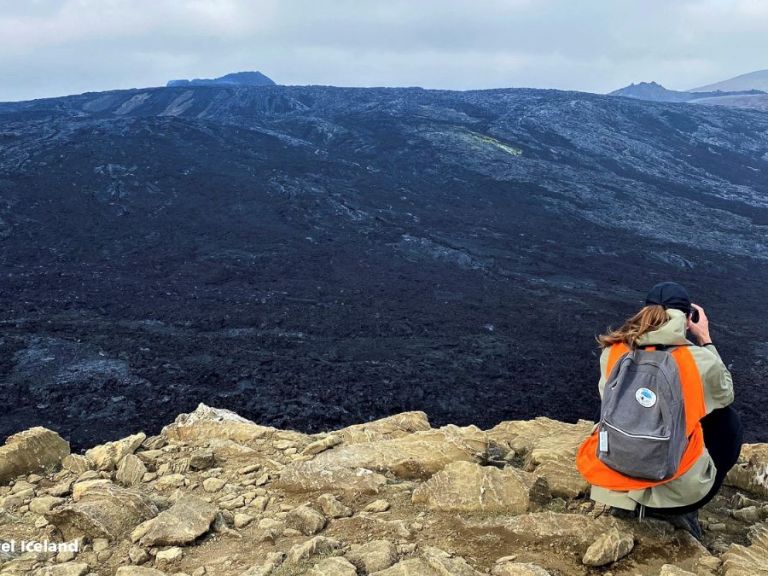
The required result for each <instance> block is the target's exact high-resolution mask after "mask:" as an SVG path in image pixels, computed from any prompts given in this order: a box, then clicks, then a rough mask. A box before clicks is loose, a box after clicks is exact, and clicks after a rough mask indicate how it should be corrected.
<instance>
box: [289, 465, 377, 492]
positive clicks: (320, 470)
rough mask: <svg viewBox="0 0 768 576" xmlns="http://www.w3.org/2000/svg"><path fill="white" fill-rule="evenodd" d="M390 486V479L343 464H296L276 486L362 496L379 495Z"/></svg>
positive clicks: (297, 490)
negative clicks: (388, 484) (334, 491)
mask: <svg viewBox="0 0 768 576" xmlns="http://www.w3.org/2000/svg"><path fill="white" fill-rule="evenodd" d="M306 464H310V463H309V462H307V463H306ZM345 464H346V463H345ZM386 483H387V479H386V477H384V476H383V475H381V474H377V473H375V472H373V471H372V470H369V469H367V468H354V467H346V466H344V465H339V464H327V465H326V466H315V465H307V466H305V465H302V464H301V463H296V464H291V465H288V466H286V467H285V469H284V470H283V471H282V472H281V474H280V477H279V479H278V480H277V482H275V487H276V488H282V489H284V490H288V491H295V492H314V491H321V490H343V491H344V492H352V493H359V494H377V493H378V492H379V490H380V489H381V488H382V486H384V485H385V484H386Z"/></svg>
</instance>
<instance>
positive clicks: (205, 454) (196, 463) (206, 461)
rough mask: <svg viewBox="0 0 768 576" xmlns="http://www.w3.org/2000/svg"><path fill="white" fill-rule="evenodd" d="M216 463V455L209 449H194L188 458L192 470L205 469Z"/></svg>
mask: <svg viewBox="0 0 768 576" xmlns="http://www.w3.org/2000/svg"><path fill="white" fill-rule="evenodd" d="M215 465H216V457H215V456H214V454H213V452H211V451H210V450H196V451H195V453H194V454H192V456H191V457H190V459H189V467H190V468H192V470H207V469H208V468H213V467H214V466H215Z"/></svg>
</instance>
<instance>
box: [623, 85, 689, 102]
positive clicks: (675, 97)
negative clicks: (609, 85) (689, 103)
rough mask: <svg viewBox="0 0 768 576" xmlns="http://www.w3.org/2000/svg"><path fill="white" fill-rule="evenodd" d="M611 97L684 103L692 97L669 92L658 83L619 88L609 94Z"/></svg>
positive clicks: (674, 91)
mask: <svg viewBox="0 0 768 576" xmlns="http://www.w3.org/2000/svg"><path fill="white" fill-rule="evenodd" d="M609 96H624V97H626V98H636V99H638V100H652V101H655V102H684V101H686V100H688V99H689V98H690V97H689V95H688V93H687V92H677V91H676V90H667V89H666V88H664V86H662V85H661V84H659V83H658V82H653V81H651V82H640V83H638V84H635V83H634V82H633V83H632V84H630V85H629V86H625V87H624V88H619V89H618V90H614V91H613V92H611V93H609Z"/></svg>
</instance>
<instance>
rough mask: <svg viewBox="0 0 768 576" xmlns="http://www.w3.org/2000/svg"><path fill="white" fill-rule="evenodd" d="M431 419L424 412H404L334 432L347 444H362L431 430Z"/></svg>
mask: <svg viewBox="0 0 768 576" xmlns="http://www.w3.org/2000/svg"><path fill="white" fill-rule="evenodd" d="M430 429H431V427H430V425H429V419H428V418H427V415H426V414H425V413H424V412H403V413H401V414H395V415H393V416H388V417H386V418H381V419H379V420H374V421H372V422H367V423H365V424H355V425H353V426H348V427H347V428H342V429H341V430H339V431H337V432H335V433H334V434H335V435H336V436H338V437H339V438H340V439H341V440H342V441H343V442H344V443H345V444H360V443H363V442H377V441H380V440H393V439H395V438H402V437H403V436H407V435H409V434H413V433H414V432H424V431H426V430H430Z"/></svg>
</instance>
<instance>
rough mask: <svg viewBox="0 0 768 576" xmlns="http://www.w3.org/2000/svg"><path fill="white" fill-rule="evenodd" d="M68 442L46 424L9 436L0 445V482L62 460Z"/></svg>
mask: <svg viewBox="0 0 768 576" xmlns="http://www.w3.org/2000/svg"><path fill="white" fill-rule="evenodd" d="M68 454H69V442H67V441H66V440H64V439H63V438H62V437H61V436H59V435H58V434H57V433H56V432H53V431H52V430H48V429H47V428H42V427H39V426H38V427H36V428H30V429H29V430H25V431H23V432H19V433H18V434H14V435H13V436H9V437H8V439H7V440H6V441H5V445H3V446H0V485H2V484H7V483H8V482H9V481H10V480H12V479H13V478H15V477H17V476H20V475H22V474H31V473H33V472H42V471H44V470H47V469H50V468H54V467H56V466H58V465H60V464H61V461H62V459H63V458H64V457H66V456H67V455H68Z"/></svg>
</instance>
